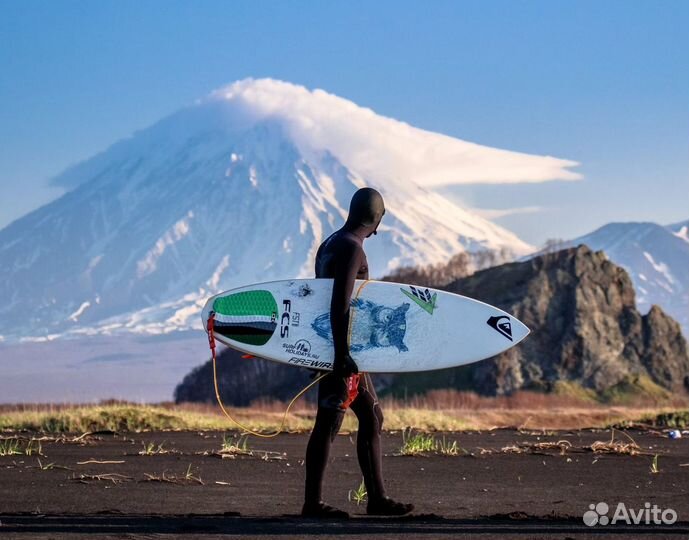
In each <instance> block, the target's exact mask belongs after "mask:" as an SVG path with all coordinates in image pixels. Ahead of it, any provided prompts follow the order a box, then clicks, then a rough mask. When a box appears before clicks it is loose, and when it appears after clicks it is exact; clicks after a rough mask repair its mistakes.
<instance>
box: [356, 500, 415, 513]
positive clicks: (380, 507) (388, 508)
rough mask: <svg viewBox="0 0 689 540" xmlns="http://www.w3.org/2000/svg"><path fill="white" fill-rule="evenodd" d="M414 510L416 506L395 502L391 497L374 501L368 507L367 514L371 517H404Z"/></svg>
mask: <svg viewBox="0 0 689 540" xmlns="http://www.w3.org/2000/svg"><path fill="white" fill-rule="evenodd" d="M412 510H414V505H413V504H409V503H406V504H405V503H401V502H397V501H393V500H392V499H391V498H390V497H381V498H380V499H372V500H370V501H368V504H367V505H366V513H367V514H368V515H370V516H403V515H404V514H408V513H409V512H411V511H412Z"/></svg>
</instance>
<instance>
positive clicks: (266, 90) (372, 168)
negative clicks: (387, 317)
mask: <svg viewBox="0 0 689 540" xmlns="http://www.w3.org/2000/svg"><path fill="white" fill-rule="evenodd" d="M218 100H226V101H227V103H228V104H230V106H231V107H232V106H236V107H237V109H238V110H237V112H238V113H241V115H242V116H244V117H245V116H246V115H249V116H251V117H253V119H254V120H255V121H258V120H262V119H266V118H269V117H271V118H275V119H277V120H279V121H281V122H282V124H283V125H284V126H285V128H286V129H287V130H288V132H289V134H290V136H291V137H292V138H293V140H294V141H295V142H296V144H297V145H298V146H299V149H300V151H301V152H303V153H305V154H306V153H308V152H318V151H321V150H324V149H327V150H329V151H330V152H331V153H332V154H333V155H334V156H335V157H336V158H337V159H338V160H339V161H341V162H342V163H343V164H344V165H345V166H347V167H348V168H350V169H351V170H353V171H355V172H356V173H358V174H359V175H361V176H363V177H364V178H366V177H373V178H379V179H381V180H384V181H387V182H398V181H401V182H407V181H413V182H414V183H416V184H418V185H421V186H423V187H437V186H444V185H455V184H470V183H526V182H545V181H548V180H577V179H579V178H581V175H580V174H578V173H576V172H573V171H571V170H570V168H571V167H575V166H576V165H578V163H577V162H575V161H570V160H566V159H559V158H555V157H551V156H538V155H531V154H524V153H520V152H512V151H509V150H501V149H497V148H491V147H488V146H481V145H478V144H474V143H471V142H467V141H463V140H460V139H455V138H452V137H448V136H446V135H441V134H438V133H433V132H430V131H425V130H422V129H417V128H415V127H412V126H410V125H408V124H406V123H404V122H400V121H398V120H394V119H392V118H386V117H384V116H380V115H377V114H376V113H374V112H373V111H372V110H371V109H367V108H364V107H359V106H358V105H356V104H355V103H352V102H351V101H349V100H346V99H343V98H340V97H338V96H335V95H333V94H329V93H327V92H325V91H323V90H313V91H310V90H308V89H306V88H304V87H303V86H297V85H294V84H290V83H286V82H282V81H277V80H273V79H259V80H253V79H245V80H243V81H239V82H236V83H234V84H231V85H229V86H227V87H225V88H222V89H219V90H217V91H215V92H213V93H212V94H211V96H210V97H209V98H208V99H207V100H205V101H202V102H200V103H199V106H202V105H203V104H204V103H208V102H209V101H211V102H217V101H218Z"/></svg>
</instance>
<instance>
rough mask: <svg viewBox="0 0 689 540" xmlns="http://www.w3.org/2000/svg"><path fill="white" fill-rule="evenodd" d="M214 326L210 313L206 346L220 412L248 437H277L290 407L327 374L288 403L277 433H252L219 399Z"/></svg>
mask: <svg viewBox="0 0 689 540" xmlns="http://www.w3.org/2000/svg"><path fill="white" fill-rule="evenodd" d="M214 326H215V313H214V312H213V311H211V313H210V315H209V316H208V322H207V324H206V328H207V329H208V330H207V331H208V345H209V346H210V349H211V356H212V358H213V386H214V387H215V397H216V399H217V400H218V405H220V410H222V412H223V413H224V414H225V416H227V418H229V420H230V421H231V422H232V423H234V424H235V425H237V426H238V427H239V428H241V429H243V430H244V431H245V432H246V433H248V434H249V435H254V436H255V437H262V438H264V439H271V438H273V437H277V436H278V435H280V433H282V432H283V430H284V427H285V422H287V415H288V414H289V411H290V409H291V408H292V405H294V403H295V402H296V401H297V400H298V399H299V398H300V397H301V396H303V395H304V394H305V393H306V392H308V390H309V389H310V388H312V387H313V386H315V384H316V383H317V382H318V381H320V380H321V379H322V378H323V377H325V376H326V375H327V374H328V373H329V372H328V371H326V372H325V373H322V374H320V375H319V376H318V377H316V378H315V379H314V380H313V381H311V382H310V383H309V384H307V385H306V386H305V387H304V388H302V389H301V390H300V391H299V392H298V393H297V395H296V396H294V397H293V398H292V401H290V402H289V404H288V405H287V408H286V409H285V413H284V414H283V415H282V421H281V422H280V426H279V427H278V429H277V431H275V432H274V433H261V432H260V431H254V430H252V429H251V428H249V427H247V426H246V425H244V424H242V423H241V422H240V421H239V420H236V419H235V418H234V417H233V416H232V415H231V414H230V413H229V411H228V410H227V409H226V408H225V405H224V404H223V402H222V398H221V397H220V389H219V386H218V370H217V366H216V364H217V361H216V352H215V333H214Z"/></svg>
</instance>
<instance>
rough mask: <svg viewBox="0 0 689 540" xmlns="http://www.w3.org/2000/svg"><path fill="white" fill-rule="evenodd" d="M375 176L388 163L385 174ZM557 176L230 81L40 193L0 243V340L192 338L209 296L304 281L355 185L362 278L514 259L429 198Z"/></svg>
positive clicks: (314, 95)
mask: <svg viewBox="0 0 689 540" xmlns="http://www.w3.org/2000/svg"><path fill="white" fill-rule="evenodd" d="M386 164H387V165H388V166H387V168H386ZM572 165H575V163H573V162H569V161H564V160H558V159H555V158H551V157H541V156H529V155H525V154H520V153H516V152H509V151H505V150H496V149H491V148H487V147H482V146H479V145H473V144H471V143H467V142H464V141H459V140H456V139H452V138H449V137H445V136H442V135H438V134H434V133H429V132H424V131H422V130H417V129H415V128H412V127H410V126H408V125H406V124H403V123H401V122H397V121H395V120H392V119H388V118H383V117H380V116H377V115H375V114H374V113H373V112H372V111H370V110H368V109H362V108H360V107H357V106H356V105H355V104H353V103H351V102H349V101H346V100H343V99H341V98H338V97H336V96H332V95H329V94H326V93H325V92H322V91H318V90H317V91H314V92H309V91H308V90H306V89H305V88H302V87H297V86H294V85H290V84H287V83H280V82H277V81H270V80H262V81H252V80H247V81H242V82H239V83H235V84H234V85H231V86H229V87H227V88H225V89H223V90H221V91H218V92H215V93H214V94H212V95H211V96H210V97H209V98H207V99H204V100H201V101H200V102H198V103H197V104H195V105H194V106H192V107H189V108H187V109H184V110H182V111H180V112H178V113H176V114H174V115H171V116H170V117H168V118H165V119H163V120H162V121H160V122H158V123H157V124H155V125H153V126H151V127H150V128H148V129H146V130H143V131H141V132H138V133H136V134H134V135H133V136H132V137H131V138H129V139H126V140H124V141H120V142H118V143H117V144H115V145H113V146H112V147H111V148H109V149H108V150H106V151H105V152H103V153H101V154H99V155H97V156H95V157H94V158H92V159H90V160H88V161H86V162H84V163H82V164H79V165H77V166H76V167H73V168H72V169H70V170H68V171H66V172H65V173H64V174H62V175H60V176H59V177H57V178H56V179H55V180H54V183H55V184H58V185H62V186H66V187H68V188H71V191H69V192H68V193H67V194H65V195H64V196H63V197H61V198H60V199H58V200H56V201H54V202H52V203H50V204H48V205H46V206H44V207H42V208H40V209H38V210H36V211H35V212H32V213H30V214H28V215H27V216H25V217H24V218H21V219H19V220H17V221H15V222H13V223H12V224H10V225H9V226H8V227H6V228H5V229H3V230H2V231H0V296H2V298H3V299H7V300H6V301H5V302H4V303H3V304H2V305H0V325H2V326H1V327H2V329H3V334H4V338H5V339H6V340H13V339H16V338H19V337H22V336H24V337H25V338H26V337H27V336H33V338H32V339H35V338H36V337H38V339H52V338H55V337H59V336H62V335H65V333H67V334H71V335H79V334H94V333H112V332H118V331H129V332H145V333H153V334H155V333H166V332H170V331H172V330H178V329H186V328H198V327H200V325H199V322H198V321H197V318H198V317H197V314H198V312H199V311H200V307H201V305H202V304H203V302H204V301H205V299H206V298H207V297H208V296H209V295H211V294H214V293H215V292H218V291H220V290H224V289H228V288H231V287H234V286H238V285H240V284H244V283H250V282H256V281H264V280H271V279H284V278H289V277H295V276H307V275H310V274H311V272H312V268H311V266H312V261H313V256H314V252H315V249H316V248H317V246H318V244H319V243H320V242H321V241H322V240H323V239H324V238H325V237H326V236H327V235H328V234H330V233H331V232H332V231H334V230H335V229H337V228H338V227H339V226H340V225H341V224H342V222H343V220H344V218H345V216H346V210H347V206H348V202H349V199H350V197H351V195H352V194H353V193H354V191H355V190H356V189H357V188H358V187H361V186H364V185H370V186H372V187H375V188H377V189H379V190H380V191H381V192H382V193H383V195H384V197H385V199H386V203H387V204H386V206H387V207H388V213H387V214H386V217H385V220H384V222H383V225H382V226H381V229H380V233H381V234H379V235H378V236H377V237H376V238H375V239H372V240H370V245H371V249H370V256H369V261H370V263H371V268H372V272H373V273H374V275H383V274H385V273H386V272H388V271H390V270H391V269H393V268H395V267H397V266H400V265H415V264H419V263H422V262H423V263H429V262H430V263H433V262H440V261H444V260H446V259H447V258H448V257H449V256H450V255H451V254H453V253H456V252H458V251H462V250H480V249H501V248H507V249H509V250H511V251H512V252H513V253H514V254H516V255H519V254H525V253H527V252H528V251H530V249H531V248H530V246H528V245H527V244H525V243H524V242H522V241H521V240H519V239H518V238H517V237H516V236H515V235H513V234H512V233H510V232H508V231H506V230H505V229H502V228H501V227H498V226H496V225H494V224H493V223H491V222H489V221H486V220H484V219H482V218H480V217H478V216H476V215H474V214H472V213H470V212H468V211H467V210H465V209H462V208H460V207H458V206H456V205H455V204H453V203H451V202H449V201H448V200H447V199H445V198H443V197H442V196H440V195H438V194H436V193H434V192H432V191H430V190H429V188H431V187H433V186H434V185H439V184H445V183H448V182H451V181H452V179H453V178H454V179H455V180H456V181H498V180H499V179H500V178H503V179H504V180H506V181H517V180H521V181H540V180H543V179H546V178H575V177H576V174H574V173H572V172H570V171H568V170H567V167H570V166H572Z"/></svg>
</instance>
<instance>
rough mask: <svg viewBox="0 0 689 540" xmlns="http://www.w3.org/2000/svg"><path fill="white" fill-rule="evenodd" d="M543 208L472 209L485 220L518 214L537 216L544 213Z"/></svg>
mask: <svg viewBox="0 0 689 540" xmlns="http://www.w3.org/2000/svg"><path fill="white" fill-rule="evenodd" d="M543 210H544V208H543V207H542V206H522V207H521V208H472V209H471V211H472V212H473V213H474V214H478V215H479V216H481V217H482V218H485V219H490V220H493V219H500V218H503V217H507V216H514V215H517V214H536V213H538V212H543Z"/></svg>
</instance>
